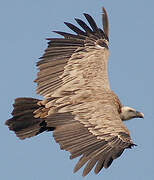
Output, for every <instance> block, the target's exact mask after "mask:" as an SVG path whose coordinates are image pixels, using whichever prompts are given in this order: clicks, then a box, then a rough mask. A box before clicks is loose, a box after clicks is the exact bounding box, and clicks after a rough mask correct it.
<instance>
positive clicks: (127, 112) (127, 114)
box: [120, 106, 144, 121]
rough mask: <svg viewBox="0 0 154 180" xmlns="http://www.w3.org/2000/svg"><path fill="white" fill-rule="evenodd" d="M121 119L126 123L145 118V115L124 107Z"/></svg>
mask: <svg viewBox="0 0 154 180" xmlns="http://www.w3.org/2000/svg"><path fill="white" fill-rule="evenodd" d="M120 118H121V119H122V120H123V121H126V120H130V119H133V118H144V114H143V113H142V112H139V111H136V110H135V109H133V108H131V107H128V106H123V107H122V108H121V113H120Z"/></svg>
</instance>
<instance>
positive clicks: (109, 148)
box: [6, 8, 144, 176]
mask: <svg viewBox="0 0 154 180" xmlns="http://www.w3.org/2000/svg"><path fill="white" fill-rule="evenodd" d="M84 16H85V18H86V19H87V21H88V23H89V25H90V26H88V25H87V24H86V23H85V22H84V21H82V20H80V19H75V20H76V22H77V23H78V25H80V26H81V28H82V30H81V29H80V28H78V27H76V26H75V25H73V24H71V23H68V22H65V24H66V25H67V26H68V27H69V28H70V29H71V30H72V31H74V32H75V33H76V34H70V33H66V32H61V31H54V32H55V33H58V34H60V35H62V36H63V37H64V38H49V39H48V40H49V42H48V47H47V49H46V50H45V53H44V54H43V56H42V57H41V60H40V61H39V62H38V63H37V67H38V69H39V72H38V74H37V78H36V80H35V82H36V83H37V90H36V91H37V93H38V94H40V95H42V96H43V100H38V99H33V98H17V99H15V103H14V105H13V106H14V110H13V112H12V115H13V117H12V118H11V119H9V120H7V121H6V125H8V126H9V129H10V130H13V131H14V132H15V133H16V135H17V136H18V137H19V138H20V139H25V138H29V137H32V136H35V135H38V134H40V133H42V132H44V131H53V136H54V138H55V140H56V142H58V143H59V144H60V147H61V149H64V150H67V151H69V152H70V154H71V156H70V158H71V159H73V158H76V157H78V156H81V158H80V160H79V161H78V163H77V164H76V166H75V168H74V172H76V171H78V170H79V169H80V168H81V167H82V166H84V165H85V168H84V171H83V176H86V175H87V174H88V173H89V172H90V171H91V169H92V168H93V167H94V166H95V165H96V166H95V170H94V171H95V173H96V174H97V173H99V172H100V170H101V169H102V168H103V167H104V168H108V167H109V166H110V165H111V163H112V161H113V160H114V159H116V158H117V157H119V156H120V155H121V154H122V152H123V151H124V150H125V149H126V148H131V147H132V146H134V145H135V144H134V143H133V142H132V140H131V137H130V133H129V131H128V129H127V128H126V127H125V125H124V124H123V122H122V121H124V120H129V119H132V118H137V117H138V118H143V117H144V115H143V113H141V112H138V111H136V110H135V109H133V108H130V107H126V106H123V105H122V104H121V102H120V100H119V99H118V97H117V96H116V94H115V93H114V92H113V91H112V90H111V89H110V85H109V80H108V70H107V69H108V67H107V66H108V56H109V49H108V43H109V25H108V24H109V23H108V16H107V13H106V10H105V9H104V8H103V14H102V21H103V30H102V29H100V28H99V27H97V25H96V23H95V21H94V20H93V18H92V17H91V16H90V15H89V14H84Z"/></svg>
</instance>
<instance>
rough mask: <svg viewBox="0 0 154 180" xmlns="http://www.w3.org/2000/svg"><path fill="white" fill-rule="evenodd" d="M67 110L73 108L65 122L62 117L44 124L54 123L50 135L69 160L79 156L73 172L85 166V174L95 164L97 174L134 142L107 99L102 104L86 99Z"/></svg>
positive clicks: (115, 108)
mask: <svg viewBox="0 0 154 180" xmlns="http://www.w3.org/2000/svg"><path fill="white" fill-rule="evenodd" d="M72 107H73V106H72ZM69 109H71V111H73V112H72V114H73V115H74V119H73V120H71V121H69V122H68V121H67V119H66V121H65V123H66V124H63V122H62V124H61V125H60V121H58V120H57V121H55V120H53V121H52V120H51V121H50V120H49V121H47V124H49V125H53V124H54V123H55V124H56V123H57V124H58V126H57V127H56V129H55V131H54V138H55V140H56V142H58V143H59V144H60V147H61V149H65V150H67V151H69V152H70V153H71V156H70V158H71V159H73V158H76V157H78V156H81V158H80V160H79V161H78V163H77V164H76V166H75V168H74V172H76V171H78V170H79V169H80V168H81V167H82V166H84V165H85V168H84V171H83V176H86V175H87V174H88V173H89V172H90V171H91V169H92V168H93V167H94V166H95V165H96V166H95V173H96V174H97V173H99V172H100V170H101V169H102V168H103V167H104V168H108V167H109V166H110V165H111V163H112V161H113V160H114V159H116V158H118V157H119V156H120V155H121V154H122V153H123V151H124V149H126V148H131V147H132V146H133V145H134V144H133V142H132V141H131V138H130V135H129V131H128V130H127V128H126V127H125V126H124V124H123V123H122V121H121V119H120V117H119V113H118V111H117V107H116V106H115V105H114V104H112V103H111V102H108V103H105V102H103V100H98V99H97V100H95V101H91V102H89V100H88V99H87V101H85V102H83V103H80V104H77V105H74V108H69ZM67 113H68V109H67ZM49 119H50V117H49ZM64 119H65V116H64ZM61 121H62V120H61ZM55 124H54V125H55Z"/></svg>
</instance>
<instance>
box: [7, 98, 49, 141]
mask: <svg viewBox="0 0 154 180" xmlns="http://www.w3.org/2000/svg"><path fill="white" fill-rule="evenodd" d="M39 101H40V100H38V99H33V98H17V99H15V103H14V104H13V107H14V109H13V112H12V115H13V117H12V118H11V119H9V120H7V121H6V122H5V124H6V125H7V126H8V127H9V129H10V130H12V131H14V132H15V133H16V135H17V136H18V137H19V138H20V139H25V138H28V137H32V136H35V135H37V134H40V133H42V132H43V131H46V130H52V128H47V127H46V123H43V122H45V121H44V119H42V118H35V117H34V113H33V112H34V111H35V110H37V109H38V108H40V106H39V105H38V104H37V102H39Z"/></svg>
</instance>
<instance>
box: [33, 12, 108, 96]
mask: <svg viewBox="0 0 154 180" xmlns="http://www.w3.org/2000/svg"><path fill="white" fill-rule="evenodd" d="M103 11H104V12H105V10H103ZM84 16H85V17H86V19H87V21H88V22H89V24H90V26H91V28H89V27H88V26H87V25H86V24H85V23H84V22H83V21H82V20H80V19H75V20H76V21H77V23H78V24H79V25H80V26H81V27H82V28H83V30H80V29H79V28H78V27H76V26H75V25H73V24H71V23H67V22H65V24H66V25H67V26H68V27H69V28H70V29H71V30H72V31H74V32H75V33H76V35H75V34H70V33H65V32H60V31H54V32H55V33H58V34H60V35H62V36H63V37H64V38H49V39H48V40H49V42H48V48H47V49H46V50H45V53H44V55H43V56H42V57H41V60H40V61H39V62H38V63H37V66H38V69H39V72H38V74H37V78H36V80H35V82H36V83H37V90H36V92H37V93H38V94H40V95H42V96H44V97H47V96H48V95H51V94H52V93H53V92H54V91H55V90H57V89H58V88H60V87H61V86H63V84H64V83H63V80H62V78H61V75H62V74H63V73H64V68H65V66H66V65H67V62H68V60H69V59H70V58H71V57H72V55H74V54H75V53H76V52H77V51H84V49H85V47H86V46H92V47H93V46H94V44H97V45H98V46H101V47H107V44H108V34H105V33H104V31H103V30H101V29H100V28H98V27H97V25H96V23H95V21H94V20H93V18H92V17H91V16H90V15H88V14H84ZM103 16H104V15H103ZM105 16H106V19H105V21H107V14H105ZM106 24H107V23H106ZM105 29H106V26H105ZM104 73H106V71H105V72H104Z"/></svg>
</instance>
